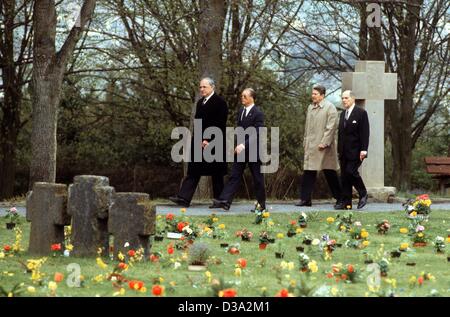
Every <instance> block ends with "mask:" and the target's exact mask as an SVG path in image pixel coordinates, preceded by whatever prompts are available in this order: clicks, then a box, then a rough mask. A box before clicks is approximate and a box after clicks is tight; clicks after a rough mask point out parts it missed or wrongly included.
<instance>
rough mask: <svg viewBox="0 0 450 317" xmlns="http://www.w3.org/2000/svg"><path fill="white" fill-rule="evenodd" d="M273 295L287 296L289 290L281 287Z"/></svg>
mask: <svg viewBox="0 0 450 317" xmlns="http://www.w3.org/2000/svg"><path fill="white" fill-rule="evenodd" d="M275 297H289V291H288V290H287V289H285V288H283V289H282V290H281V291H279V292H278V293H277V295H275Z"/></svg>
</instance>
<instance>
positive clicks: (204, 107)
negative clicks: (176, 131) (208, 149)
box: [187, 93, 228, 176]
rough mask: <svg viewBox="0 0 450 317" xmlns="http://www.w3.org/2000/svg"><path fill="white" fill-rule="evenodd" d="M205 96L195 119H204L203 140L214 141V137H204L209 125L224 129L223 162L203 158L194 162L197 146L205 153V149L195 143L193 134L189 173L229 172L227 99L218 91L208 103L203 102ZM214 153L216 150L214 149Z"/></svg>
mask: <svg viewBox="0 0 450 317" xmlns="http://www.w3.org/2000/svg"><path fill="white" fill-rule="evenodd" d="M204 99H205V98H201V99H200V100H199V101H198V102H197V108H196V111H195V119H201V120H202V137H201V139H202V141H204V140H206V141H208V142H210V141H212V140H213V139H214V137H213V138H212V139H205V138H203V133H204V132H205V130H206V129H207V128H209V127H218V128H219V129H220V130H221V131H222V135H223V158H222V162H216V161H213V162H206V161H205V160H203V159H202V162H194V148H195V147H197V148H198V149H200V150H201V151H202V153H203V149H202V148H201V144H194V140H195V138H194V135H193V136H192V141H191V162H190V163H189V164H188V172H187V173H188V174H189V175H200V176H202V175H225V174H227V163H226V158H225V148H226V140H225V136H226V134H225V132H226V126H227V118H228V106H227V103H226V102H225V100H223V99H222V98H221V97H220V96H219V95H217V93H214V94H213V95H212V96H211V98H209V99H208V101H207V102H206V104H203V100H204ZM213 154H214V151H213Z"/></svg>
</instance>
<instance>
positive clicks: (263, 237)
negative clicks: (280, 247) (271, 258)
mask: <svg viewBox="0 0 450 317" xmlns="http://www.w3.org/2000/svg"><path fill="white" fill-rule="evenodd" d="M274 241H275V239H272V238H270V234H269V232H267V231H261V233H260V234H259V249H260V250H264V249H265V248H266V246H267V245H268V244H269V243H273V242H274Z"/></svg>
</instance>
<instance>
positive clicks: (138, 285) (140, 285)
mask: <svg viewBox="0 0 450 317" xmlns="http://www.w3.org/2000/svg"><path fill="white" fill-rule="evenodd" d="M128 287H129V288H130V289H132V290H136V291H139V290H140V289H142V288H143V287H144V282H142V281H130V282H128Z"/></svg>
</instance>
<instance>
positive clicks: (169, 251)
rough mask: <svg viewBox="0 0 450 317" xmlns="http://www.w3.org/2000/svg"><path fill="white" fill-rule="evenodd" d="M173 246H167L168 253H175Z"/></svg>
mask: <svg viewBox="0 0 450 317" xmlns="http://www.w3.org/2000/svg"><path fill="white" fill-rule="evenodd" d="M173 251H174V250H173V247H172V246H170V247H168V248H167V253H169V254H173Z"/></svg>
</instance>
